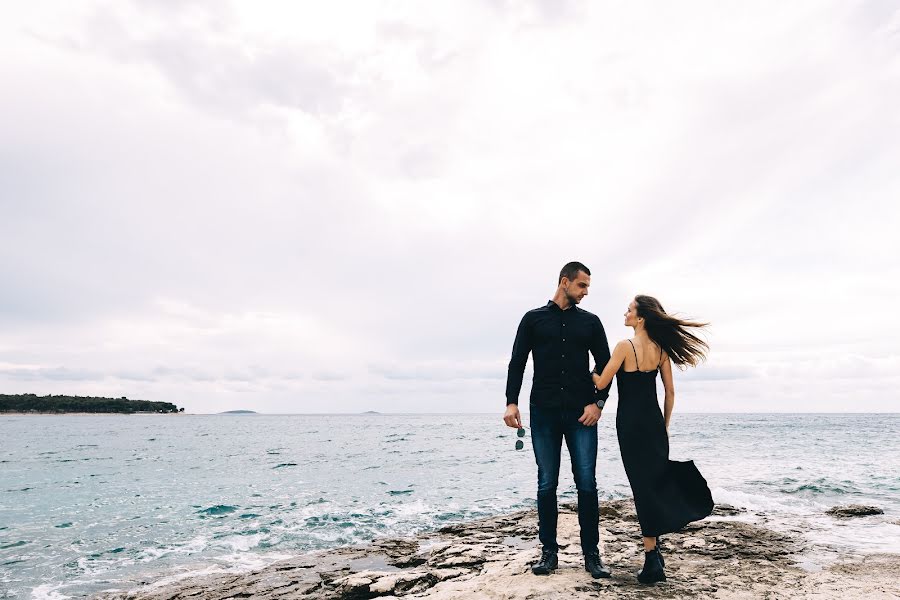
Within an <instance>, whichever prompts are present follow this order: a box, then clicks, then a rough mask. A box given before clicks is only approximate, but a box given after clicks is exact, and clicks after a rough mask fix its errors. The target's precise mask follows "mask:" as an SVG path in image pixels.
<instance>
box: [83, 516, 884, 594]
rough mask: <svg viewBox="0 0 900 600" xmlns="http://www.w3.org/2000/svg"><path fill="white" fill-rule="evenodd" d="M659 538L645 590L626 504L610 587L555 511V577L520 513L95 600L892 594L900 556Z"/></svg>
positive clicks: (725, 530)
mask: <svg viewBox="0 0 900 600" xmlns="http://www.w3.org/2000/svg"><path fill="white" fill-rule="evenodd" d="M738 513H739V511H738V510H737V509H734V508H732V507H728V506H717V507H716V511H715V513H714V515H713V517H711V518H710V519H707V520H705V521H702V522H699V523H694V524H691V525H689V526H688V527H687V528H686V529H685V530H683V531H682V532H680V533H677V534H671V535H668V536H665V537H664V538H663V540H662V543H661V548H662V551H663V554H664V556H665V559H666V573H667V575H668V577H669V579H668V581H667V582H665V583H660V584H656V585H653V586H643V585H640V584H639V583H637V581H636V580H635V578H634V572H635V571H636V570H637V569H639V568H640V566H641V564H642V560H643V552H642V548H641V547H640V538H638V537H637V536H638V531H639V530H638V527H637V520H636V517H635V514H634V508H633V505H632V503H631V502H630V501H615V502H607V503H603V505H602V509H601V532H600V535H601V554H602V556H603V560H604V562H605V563H606V564H607V565H609V566H610V567H611V569H612V572H613V576H612V578H611V579H598V580H594V579H591V577H590V575H589V574H588V573H587V572H585V570H584V567H583V563H582V559H581V550H580V548H579V545H578V521H577V515H576V514H575V512H574V507H573V506H568V505H563V506H561V507H560V518H559V540H560V544H561V545H562V547H561V549H560V566H559V569H558V570H557V571H556V572H555V573H553V574H552V575H550V576H546V577H538V576H535V575H532V574H531V572H530V571H529V568H528V567H529V564H530V563H531V562H533V561H534V560H535V559H536V557H537V556H538V555H539V554H540V552H539V549H538V544H537V540H536V538H537V514H536V513H535V511H533V510H530V511H520V512H516V513H513V514H508V515H501V516H498V517H492V518H487V519H482V520H478V521H473V522H469V523H463V524H458V525H451V526H448V527H444V528H443V529H441V530H440V531H438V532H436V533H433V534H429V535H423V536H420V537H418V538H411V539H381V540H377V541H376V542H375V543H373V544H372V545H370V546H367V547H347V548H337V549H333V550H328V551H323V552H316V553H311V554H306V555H303V556H299V557H296V558H291V559H287V560H283V561H280V562H276V563H273V564H271V565H269V566H268V567H266V568H264V569H261V570H259V571H255V572H251V573H241V574H233V573H230V574H229V573H221V574H215V575H206V576H203V577H193V578H186V579H181V580H179V581H176V582H174V583H168V584H164V585H159V584H153V583H148V584H146V585H144V586H142V587H139V588H137V589H134V590H127V591H108V592H104V593H102V594H99V595H97V596H95V597H96V598H98V599H104V600H113V599H117V600H124V599H128V600H178V599H188V598H189V599H191V600H214V599H215V600H219V599H223V600H224V599H226V598H260V599H264V600H265V599H276V598H297V599H306V598H322V599H348V600H349V599H366V598H400V597H407V598H429V599H434V600H444V599H448V600H449V599H451V598H452V599H477V598H490V599H497V600H500V599H523V600H524V599H556V598H558V599H563V598H565V599H566V600H570V599H573V598H575V599H577V598H626V599H627V598H747V599H751V598H752V599H757V598H769V599H778V598H841V599H844V600H846V599H850V598H867V599H869V598H873V599H874V598H900V555H895V554H882V555H871V556H867V557H865V559H864V560H859V561H854V562H841V563H837V564H834V565H832V566H830V567H828V568H826V569H823V570H820V571H815V572H809V571H804V570H803V569H801V568H800V567H798V566H797V565H796V563H795V560H794V559H795V558H796V557H797V556H798V555H799V553H801V552H802V551H803V550H804V548H803V545H802V542H801V541H799V539H795V538H792V537H789V536H787V535H783V534H779V533H776V532H773V531H771V530H768V529H765V528H762V527H759V526H756V525H752V524H749V523H746V522H742V521H739V520H734V519H729V518H728V517H730V516H734V515H735V514H738Z"/></svg>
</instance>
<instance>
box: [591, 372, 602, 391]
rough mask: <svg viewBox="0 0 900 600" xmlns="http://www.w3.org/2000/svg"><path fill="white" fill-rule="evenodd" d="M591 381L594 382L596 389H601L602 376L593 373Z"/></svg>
mask: <svg viewBox="0 0 900 600" xmlns="http://www.w3.org/2000/svg"><path fill="white" fill-rule="evenodd" d="M591 379H593V380H594V387H595V388H598V389H599V388H600V381H601V379H600V376H599V375H597V374H596V373H591Z"/></svg>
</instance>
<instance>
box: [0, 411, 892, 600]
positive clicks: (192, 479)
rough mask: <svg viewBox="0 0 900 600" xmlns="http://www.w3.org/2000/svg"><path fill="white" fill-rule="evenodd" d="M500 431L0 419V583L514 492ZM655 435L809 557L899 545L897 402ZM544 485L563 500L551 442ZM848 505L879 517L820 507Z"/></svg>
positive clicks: (434, 512)
mask: <svg viewBox="0 0 900 600" xmlns="http://www.w3.org/2000/svg"><path fill="white" fill-rule="evenodd" d="M526 424H527V418H526ZM614 424H615V414H605V415H604V416H603V419H602V420H601V422H600V433H599V435H600V455H599V462H598V468H597V472H598V483H599V485H600V488H601V496H602V497H604V498H621V497H627V496H629V495H630V494H629V492H630V490H629V488H628V484H627V480H626V479H625V473H624V470H623V469H622V464H621V460H620V458H619V454H618V447H617V444H616V437H615V429H614ZM515 440H516V435H515V431H514V430H512V429H509V428H507V427H505V426H504V425H503V423H502V420H501V412H500V411H499V410H498V412H497V413H492V414H479V415H476V414H464V415H453V414H445V415H241V416H233V415H153V416H150V415H147V416H140V415H132V416H122V415H110V416H106V415H104V416H82V415H60V416H18V415H15V416H14V415H7V416H0V598H67V597H72V598H78V597H83V596H86V595H89V594H91V593H94V592H97V591H101V590H105V589H111V588H126V589H127V588H130V587H133V586H134V585H136V584H137V583H139V582H143V581H157V580H160V579H164V578H168V579H171V578H176V577H181V576H184V575H185V574H187V573H195V572H201V571H202V572H209V571H216V570H244V569H252V568H255V567H259V566H262V565H264V564H267V563H268V562H271V561H273V560H277V559H279V558H282V557H287V556H291V555H295V554H299V553H303V552H307V551H310V550H314V549H319V548H328V547H334V546H339V545H344V544H364V543H366V542H368V541H369V540H371V539H373V538H375V537H378V536H386V535H392V536H393V535H406V534H415V533H418V532H423V531H428V530H433V529H435V528H438V527H440V526H442V525H444V524H446V523H449V522H454V521H461V520H467V519H472V518H475V517H481V516H486V515H491V514H496V513H499V512H504V511H510V510H513V509H519V508H525V507H531V506H533V505H534V500H533V496H534V492H535V478H536V466H535V464H534V457H533V454H532V452H531V448H530V440H529V437H526V438H525V441H526V445H525V449H524V450H522V451H516V450H515V449H514V444H515ZM671 445H672V457H673V458H674V459H679V460H686V459H689V458H690V459H693V460H694V461H695V462H696V464H697V466H698V467H699V468H700V470H701V472H702V473H703V474H704V476H705V477H706V479H707V481H708V482H709V485H710V488H711V489H712V490H713V496H714V498H715V500H716V501H717V502H720V503H722V502H724V503H730V504H733V505H735V506H739V507H743V508H745V509H747V512H745V513H744V514H742V515H741V516H739V517H735V518H739V519H747V520H751V521H755V522H759V523H762V524H764V525H766V526H768V527H772V528H775V529H779V530H784V531H790V532H792V533H794V534H796V535H799V536H800V537H801V538H802V539H804V540H805V541H806V542H807V550H806V551H805V553H804V555H803V560H804V561H805V562H806V564H807V566H808V567H809V568H817V567H818V566H821V565H822V564H826V563H827V562H829V561H831V560H834V559H835V558H838V557H841V556H845V555H848V554H849V555H859V554H866V553H872V552H900V415H898V414H740V415H738V414H733V415H723V414H709V415H703V414H677V413H676V415H675V417H674V419H673V423H672V428H671ZM564 452H565V451H564ZM560 496H561V498H562V500H563V501H565V500H567V499H571V500H574V499H575V498H576V494H575V488H574V485H573V483H572V476H571V473H570V472H569V470H568V456H567V455H565V454H564V462H563V468H562V474H561V480H560ZM849 503H862V504H874V505H877V506H879V507H881V508H883V509H884V511H885V515H882V516H876V517H865V518H860V519H852V520H846V521H839V520H837V519H834V518H832V517H829V516H827V515H825V514H824V511H825V510H826V509H827V508H829V507H831V506H834V505H837V504H849ZM637 536H638V532H637V531H635V538H636V539H637Z"/></svg>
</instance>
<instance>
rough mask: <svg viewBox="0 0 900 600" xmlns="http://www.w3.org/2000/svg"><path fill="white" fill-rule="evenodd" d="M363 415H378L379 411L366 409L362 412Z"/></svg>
mask: <svg viewBox="0 0 900 600" xmlns="http://www.w3.org/2000/svg"><path fill="white" fill-rule="evenodd" d="M363 414H364V415H380V414H381V413H380V412H378V411H376V410H367V411H366V412H364V413H363Z"/></svg>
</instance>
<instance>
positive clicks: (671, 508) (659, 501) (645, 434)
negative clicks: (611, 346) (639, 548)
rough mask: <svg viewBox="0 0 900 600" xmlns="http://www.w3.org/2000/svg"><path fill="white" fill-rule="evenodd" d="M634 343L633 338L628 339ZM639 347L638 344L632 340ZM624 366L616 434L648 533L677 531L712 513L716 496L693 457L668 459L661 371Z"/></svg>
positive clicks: (620, 374) (619, 379)
mask: <svg viewBox="0 0 900 600" xmlns="http://www.w3.org/2000/svg"><path fill="white" fill-rule="evenodd" d="M629 342H631V340H629ZM631 349H632V351H634V344H633V343H632V344H631ZM634 362H635V365H637V366H638V370H637V371H626V370H625V365H624V363H623V365H622V368H621V369H619V372H618V373H616V384H617V386H618V389H619V407H618V412H617V413H616V434H617V435H618V438H619V450H620V451H621V453H622V463H623V464H624V465H625V473H626V474H627V475H628V482H629V483H630V484H631V491H632V493H633V494H634V507H635V509H636V511H637V516H638V521H639V522H640V524H641V534H642V535H643V536H644V537H656V536H659V535H662V534H664V533H671V532H673V531H678V530H679V529H681V528H682V527H684V526H685V525H687V524H688V523H690V522H691V521H698V520H700V519H703V518H704V517H708V516H709V515H710V513H712V509H713V499H712V494H711V493H710V491H709V487H708V486H707V485H706V480H705V479H704V478H703V475H701V474H700V471H698V470H697V467H696V466H694V461H691V460H689V461H687V462H679V461H674V460H669V436H668V434H667V433H666V423H665V419H664V418H663V415H662V412H661V411H660V409H659V402H658V401H657V399H656V373H657V372H658V370H659V367H657V368H656V369H654V370H653V371H641V370H640V363H639V362H638V360H637V352H636V351H634Z"/></svg>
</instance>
